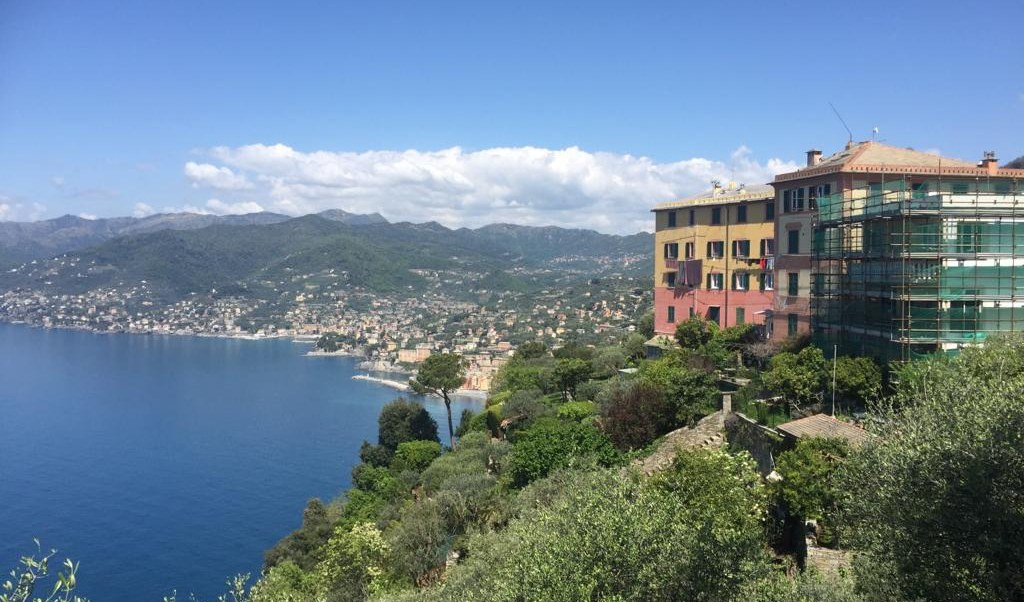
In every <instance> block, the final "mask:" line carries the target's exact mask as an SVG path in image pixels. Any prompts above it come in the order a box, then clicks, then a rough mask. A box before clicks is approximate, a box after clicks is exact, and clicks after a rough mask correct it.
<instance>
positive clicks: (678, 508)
mask: <svg viewBox="0 0 1024 602" xmlns="http://www.w3.org/2000/svg"><path fill="white" fill-rule="evenodd" d="M691 456H692V457H691ZM680 458H681V459H680V460H679V463H678V464H677V465H676V466H675V467H674V468H673V469H671V470H669V471H668V474H665V475H663V476H661V477H657V478H652V479H640V478H635V477H632V476H623V475H621V474H620V473H619V472H618V471H599V472H595V473H584V474H577V475H567V477H568V478H567V479H565V480H564V481H563V482H561V483H560V485H559V487H557V488H556V493H555V494H554V495H553V497H552V498H551V499H550V500H549V501H548V502H546V503H545V504H544V505H541V506H539V507H537V508H535V509H533V510H532V511H529V512H524V513H523V514H522V515H521V516H520V517H519V518H517V519H515V520H513V521H512V522H511V523H510V524H509V525H508V527H507V528H506V529H505V530H503V531H501V532H498V533H492V534H485V535H480V536H477V537H476V538H474V539H473V540H471V542H470V553H469V557H468V559H467V560H466V561H465V562H464V563H462V564H460V565H458V566H456V567H455V568H454V569H452V570H451V571H450V572H449V574H448V575H446V578H445V580H444V582H443V584H441V585H440V586H439V587H437V588H435V589H432V590H428V591H425V592H420V593H419V599H423V600H438V601H440V600H479V601H486V602H497V601H506V600H507V601H513V600H552V601H555V602H560V601H566V602H568V601H577V600H645V601H647V600H650V601H655V602H657V601H671V600H731V599H739V598H738V594H739V592H740V589H741V587H742V586H743V585H744V584H745V583H746V582H748V581H749V580H750V579H752V578H755V577H759V576H760V575H762V574H764V572H765V570H766V569H765V567H766V556H765V553H764V551H763V549H762V547H761V544H760V534H761V521H762V518H763V516H764V508H765V502H764V494H763V490H762V487H761V485H760V484H759V478H758V476H757V474H756V473H755V472H754V471H753V468H752V466H751V464H750V462H749V460H746V459H742V458H735V457H732V456H729V455H728V454H725V453H720V452H715V453H700V454H683V455H682V456H681V457H680Z"/></svg>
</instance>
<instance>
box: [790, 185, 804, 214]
mask: <svg viewBox="0 0 1024 602" xmlns="http://www.w3.org/2000/svg"><path fill="white" fill-rule="evenodd" d="M803 210H804V189H803V188H797V189H795V190H794V191H793V211H803Z"/></svg>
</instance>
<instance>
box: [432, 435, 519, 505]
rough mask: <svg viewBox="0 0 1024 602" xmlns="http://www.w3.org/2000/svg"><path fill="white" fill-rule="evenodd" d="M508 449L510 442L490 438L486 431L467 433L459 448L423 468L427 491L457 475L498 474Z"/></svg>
mask: <svg viewBox="0 0 1024 602" xmlns="http://www.w3.org/2000/svg"><path fill="white" fill-rule="evenodd" d="M508 449H509V445H508V443H506V442H504V441H496V440H494V439H491V438H490V437H489V436H488V435H487V434H485V433H479V432H470V433H467V434H466V436H465V437H463V438H462V440H461V441H459V447H458V449H456V450H455V451H453V452H449V453H446V454H443V455H442V456H441V457H439V458H437V459H436V460H434V461H433V462H432V463H431V464H430V466H428V467H427V468H426V470H424V471H423V473H422V475H421V478H422V481H423V489H424V490H425V491H426V493H428V494H432V493H434V492H436V491H438V490H440V489H441V488H442V487H443V486H444V483H445V482H446V481H447V480H448V479H450V478H452V477H455V476H459V475H477V474H496V473H497V472H498V471H499V470H500V468H501V465H502V462H503V461H504V458H505V456H506V455H507V454H508Z"/></svg>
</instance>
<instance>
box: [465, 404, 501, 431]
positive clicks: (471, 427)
mask: <svg viewBox="0 0 1024 602" xmlns="http://www.w3.org/2000/svg"><path fill="white" fill-rule="evenodd" d="M502 409H503V405H494V406H490V407H487V408H484V410H483V411H482V412H476V413H475V414H473V417H472V418H470V419H469V423H468V424H467V425H466V433H472V432H477V433H487V434H488V435H490V436H495V437H497V436H498V428H499V427H500V426H501V415H502ZM461 436H462V435H460V437H461Z"/></svg>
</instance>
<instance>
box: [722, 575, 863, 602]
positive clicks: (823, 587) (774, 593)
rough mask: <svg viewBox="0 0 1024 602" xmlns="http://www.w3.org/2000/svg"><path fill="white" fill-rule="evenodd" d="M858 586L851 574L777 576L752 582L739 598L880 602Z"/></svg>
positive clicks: (751, 601) (769, 601)
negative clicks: (865, 593) (860, 590)
mask: <svg viewBox="0 0 1024 602" xmlns="http://www.w3.org/2000/svg"><path fill="white" fill-rule="evenodd" d="M858 585H859V583H855V582H854V580H853V579H852V578H851V577H850V576H849V575H845V574H841V573H840V574H821V573H818V572H816V571H814V570H806V571H804V572H802V573H799V574H797V575H796V576H795V577H794V578H789V577H786V576H783V575H782V574H773V575H771V576H769V577H767V578H764V579H760V580H756V581H751V582H749V583H748V584H747V586H746V587H744V589H743V592H742V594H741V595H740V596H739V598H738V599H739V600H744V601H746V602H868V601H869V600H872V601H875V602H880V600H878V599H876V598H870V597H865V596H862V595H861V594H860V593H858V591H857V589H858V588H857V586H858Z"/></svg>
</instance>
